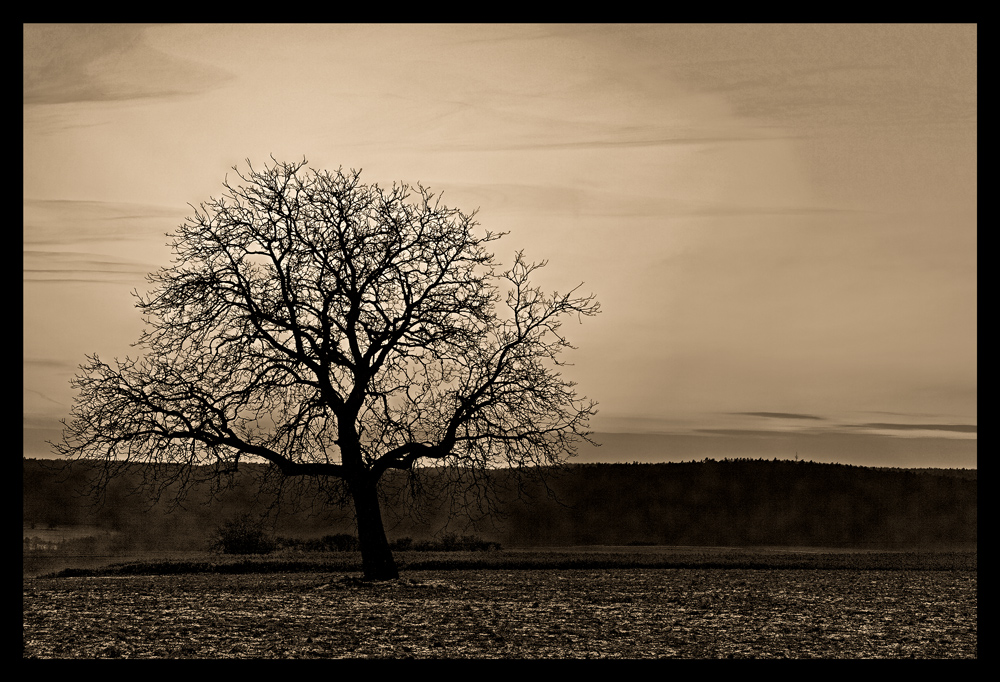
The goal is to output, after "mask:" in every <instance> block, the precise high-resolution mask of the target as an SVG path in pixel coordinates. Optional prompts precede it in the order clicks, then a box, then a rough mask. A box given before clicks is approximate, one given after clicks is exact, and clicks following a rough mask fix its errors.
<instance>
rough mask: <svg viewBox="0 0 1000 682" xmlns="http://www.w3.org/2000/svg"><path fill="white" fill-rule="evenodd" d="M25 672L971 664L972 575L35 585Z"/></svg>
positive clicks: (499, 573) (77, 581)
mask: <svg viewBox="0 0 1000 682" xmlns="http://www.w3.org/2000/svg"><path fill="white" fill-rule="evenodd" d="M23 587H24V601H23V626H24V656H25V657H29V658H34V657H37V658H345V657H346V658H529V659H535V658H659V657H678V658H745V657H752V658H775V657H778V658H816V657H818V658H910V657H916V658H976V657H977V655H978V639H977V613H976V610H977V574H976V572H975V571H921V570H916V571H909V570H895V571H881V570H858V571H855V570H761V569H755V570H742V569H613V570H512V571H505V570H488V571H482V570H452V571H419V572H413V573H411V574H409V575H407V576H405V577H404V578H401V579H400V580H396V581H389V582H386V583H374V584H372V583H364V582H361V581H359V580H357V579H354V578H351V577H346V576H337V575H331V574H324V573H283V574H282V573H278V574H250V575H218V574H189V575H171V576H135V577H113V578H112V577H75V578H26V579H24V581H23Z"/></svg>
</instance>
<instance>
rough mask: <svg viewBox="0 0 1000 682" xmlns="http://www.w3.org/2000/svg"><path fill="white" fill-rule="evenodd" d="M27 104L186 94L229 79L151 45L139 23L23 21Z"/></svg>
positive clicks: (228, 76) (25, 100)
mask: <svg viewBox="0 0 1000 682" xmlns="http://www.w3.org/2000/svg"><path fill="white" fill-rule="evenodd" d="M23 28H24V31H23V65H24V74H23V77H24V80H23V86H24V89H23V98H24V99H23V101H24V104H25V105H45V104H66V103H70V102H107V101H118V100H133V99H143V98H151V97H168V96H176V95H187V94H192V93H196V92H201V91H203V90H207V89H210V88H213V87H217V86H218V85H220V84H221V83H224V82H226V81H228V80H229V79H231V78H232V76H231V75H230V74H228V73H226V72H225V71H222V70H221V69H218V68H215V67H209V66H207V65H204V64H198V63H195V62H191V61H187V60H184V59H179V58H176V57H172V56H170V55H167V54H165V53H163V52H160V51H159V50H156V49H154V48H152V47H150V46H149V45H148V44H147V43H146V36H145V34H146V31H147V30H148V29H149V28H150V27H149V26H144V25H141V24H25V25H24V27H23Z"/></svg>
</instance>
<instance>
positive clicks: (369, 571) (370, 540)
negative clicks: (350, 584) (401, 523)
mask: <svg viewBox="0 0 1000 682" xmlns="http://www.w3.org/2000/svg"><path fill="white" fill-rule="evenodd" d="M376 487H377V484H376V483H374V482H372V481H369V480H364V479H362V480H360V481H358V480H355V481H352V482H351V483H350V488H351V495H352V496H353V497H354V512H355V516H356V518H357V522H358V544H359V545H360V546H361V566H362V570H363V571H364V577H365V579H367V580H393V579H394V578H398V577H399V571H398V570H397V569H396V560H395V559H394V558H393V556H392V550H390V549H389V541H388V540H387V539H386V537H385V527H384V526H383V525H382V510H381V509H380V507H379V502H378V493H377V492H376Z"/></svg>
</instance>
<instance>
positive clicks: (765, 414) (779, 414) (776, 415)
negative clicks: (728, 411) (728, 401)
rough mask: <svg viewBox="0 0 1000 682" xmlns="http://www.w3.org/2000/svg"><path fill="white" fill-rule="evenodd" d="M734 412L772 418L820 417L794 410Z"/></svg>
mask: <svg viewBox="0 0 1000 682" xmlns="http://www.w3.org/2000/svg"><path fill="white" fill-rule="evenodd" d="M733 414H746V415H750V416H752V417H768V418H771V419H820V420H822V419H823V417H817V416H815V415H812V414H795V413H794V412H733Z"/></svg>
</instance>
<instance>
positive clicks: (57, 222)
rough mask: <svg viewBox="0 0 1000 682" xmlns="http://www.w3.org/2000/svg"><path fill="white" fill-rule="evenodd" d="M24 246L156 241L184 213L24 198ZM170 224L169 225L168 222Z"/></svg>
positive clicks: (145, 206)
mask: <svg viewBox="0 0 1000 682" xmlns="http://www.w3.org/2000/svg"><path fill="white" fill-rule="evenodd" d="M22 207H23V210H24V231H23V244H24V245H25V246H28V247H36V249H40V248H47V247H51V246H66V245H69V244H73V243H80V242H92V241H114V242H121V241H122V240H133V241H134V240H141V241H145V240H148V239H151V238H152V239H155V241H156V242H158V243H160V244H162V243H163V242H164V241H165V240H164V238H163V234H164V232H166V231H167V230H166V229H164V228H166V227H167V226H168V225H169V226H170V227H173V226H174V225H175V223H178V222H179V219H178V218H179V216H181V215H182V213H183V211H179V210H178V209H176V208H170V207H165V206H154V205H148V204H132V203H124V202H107V201H77V200H68V199H25V200H24V201H23V203H22ZM168 221H169V222H168Z"/></svg>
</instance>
